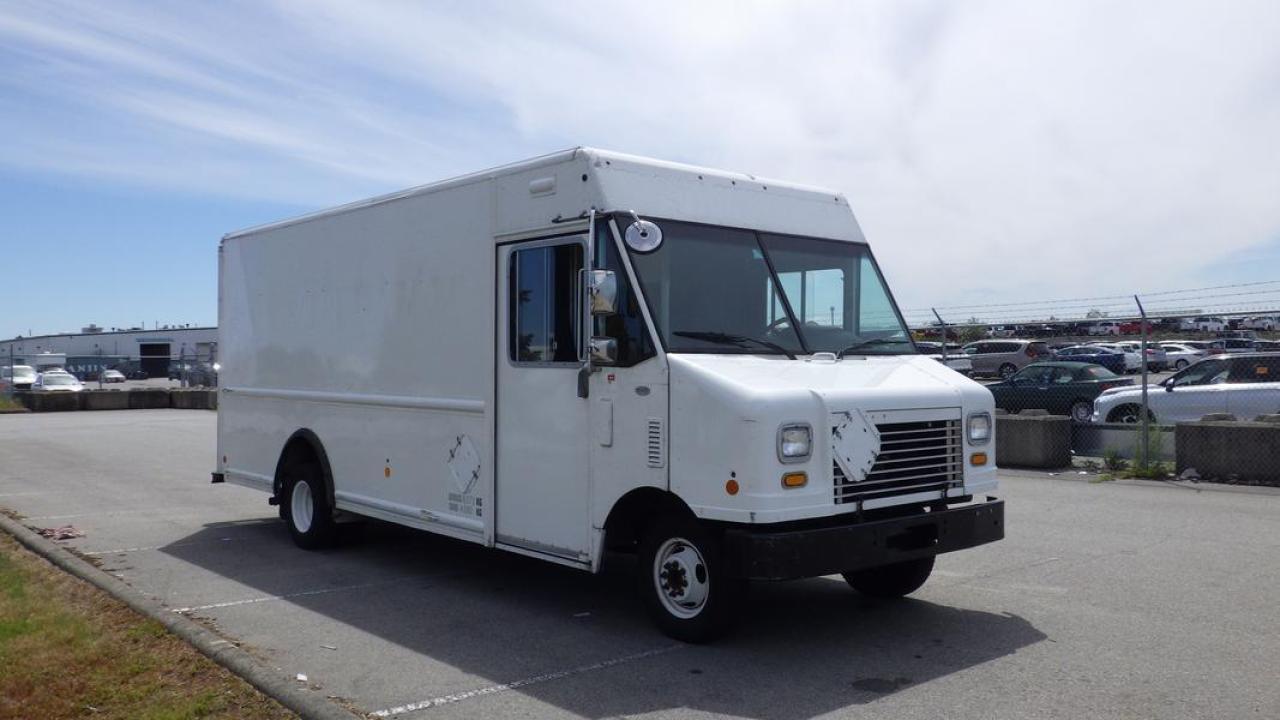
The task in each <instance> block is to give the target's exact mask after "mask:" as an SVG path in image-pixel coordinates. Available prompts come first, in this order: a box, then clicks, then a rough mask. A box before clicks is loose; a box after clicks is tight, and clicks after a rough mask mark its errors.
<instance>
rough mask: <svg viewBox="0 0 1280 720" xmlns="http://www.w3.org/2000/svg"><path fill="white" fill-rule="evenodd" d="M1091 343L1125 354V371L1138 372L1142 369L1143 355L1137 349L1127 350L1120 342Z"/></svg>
mask: <svg viewBox="0 0 1280 720" xmlns="http://www.w3.org/2000/svg"><path fill="white" fill-rule="evenodd" d="M1089 344H1090V345H1093V346H1094V347H1100V348H1106V349H1107V350H1111V351H1113V352H1118V353H1120V354H1121V355H1123V356H1124V371H1125V372H1138V371H1140V370H1142V355H1141V354H1140V353H1139V352H1138V351H1137V350H1125V349H1124V348H1123V347H1121V345H1120V344H1118V343H1101V342H1093V343H1089Z"/></svg>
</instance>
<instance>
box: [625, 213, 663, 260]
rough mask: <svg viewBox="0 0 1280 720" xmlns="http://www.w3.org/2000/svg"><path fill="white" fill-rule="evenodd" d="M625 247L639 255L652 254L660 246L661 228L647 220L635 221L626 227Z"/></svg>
mask: <svg viewBox="0 0 1280 720" xmlns="http://www.w3.org/2000/svg"><path fill="white" fill-rule="evenodd" d="M626 240H627V247H629V248H631V249H632V250H635V251H636V252H639V253H647V252H653V251H654V250H657V249H658V246H659V245H661V244H662V228H660V227H658V226H657V225H655V224H653V223H651V222H649V221H648V220H637V221H635V222H633V223H631V224H630V225H628V226H627V237H626Z"/></svg>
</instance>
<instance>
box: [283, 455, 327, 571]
mask: <svg viewBox="0 0 1280 720" xmlns="http://www.w3.org/2000/svg"><path fill="white" fill-rule="evenodd" d="M281 486H282V487H283V489H284V499H283V501H282V502H281V503H280V511H281V512H280V515H281V517H282V518H284V521H285V524H286V525H288V526H289V535H291V536H292V537H293V542H294V544H296V545H297V546H298V547H300V548H302V549H304V550H318V549H320V548H324V547H328V546H330V545H332V544H333V541H334V540H335V539H336V537H337V525H336V524H335V523H334V521H333V508H332V507H330V506H329V496H328V493H327V492H326V491H325V485H324V476H323V474H322V473H321V472H320V466H319V465H317V464H316V463H311V462H307V463H298V464H295V465H290V466H288V467H286V468H285V470H284V478H283V482H282V483H281Z"/></svg>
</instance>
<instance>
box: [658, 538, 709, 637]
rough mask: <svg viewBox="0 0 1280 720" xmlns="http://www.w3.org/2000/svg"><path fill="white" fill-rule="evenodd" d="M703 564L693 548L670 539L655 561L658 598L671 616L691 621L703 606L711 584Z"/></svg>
mask: <svg viewBox="0 0 1280 720" xmlns="http://www.w3.org/2000/svg"><path fill="white" fill-rule="evenodd" d="M709 579H710V578H709V577H708V573H707V565H706V562H705V561H704V560H703V558H702V554H701V553H700V552H698V549H697V548H696V547H695V546H693V545H692V544H690V543H688V542H686V541H684V540H681V539H679V538H672V539H670V540H668V541H666V542H665V543H663V544H662V547H661V548H659V550H658V553H657V555H656V557H655V558H654V580H655V581H656V585H657V588H658V597H659V598H660V599H661V600H662V604H663V606H664V607H665V608H666V609H667V611H668V612H670V613H671V614H673V615H676V616H678V617H684V618H691V617H693V616H695V615H697V614H698V613H699V612H701V611H702V608H703V606H704V605H706V601H707V594H708V592H709V590H710V582H709Z"/></svg>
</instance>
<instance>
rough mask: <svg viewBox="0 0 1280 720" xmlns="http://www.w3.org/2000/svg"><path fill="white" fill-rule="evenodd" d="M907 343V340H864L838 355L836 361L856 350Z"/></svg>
mask: <svg viewBox="0 0 1280 720" xmlns="http://www.w3.org/2000/svg"><path fill="white" fill-rule="evenodd" d="M905 342H906V340H890V339H888V338H871V339H869V340H862V341H859V342H856V343H854V344H852V345H850V346H849V347H847V348H845V349H843V350H841V351H840V352H838V353H836V359H840V358H842V357H844V356H845V355H846V354H848V353H851V352H853V351H855V350H861V349H862V348H865V347H872V346H874V345H899V344H902V343H905Z"/></svg>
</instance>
